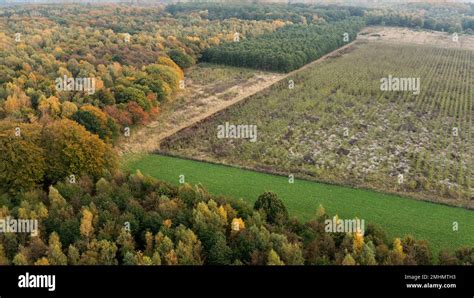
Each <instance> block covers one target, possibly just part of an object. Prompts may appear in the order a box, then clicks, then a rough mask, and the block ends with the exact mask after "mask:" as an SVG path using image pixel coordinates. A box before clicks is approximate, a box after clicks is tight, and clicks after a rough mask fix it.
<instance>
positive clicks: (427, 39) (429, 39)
mask: <svg viewBox="0 0 474 298" xmlns="http://www.w3.org/2000/svg"><path fill="white" fill-rule="evenodd" d="M357 39H358V40H361V41H362V40H366V41H371V42H391V43H397V44H400V43H408V44H419V45H433V46H437V47H447V48H458V49H470V50H474V36H473V35H468V34H459V35H458V36H457V38H456V36H455V35H453V34H449V33H446V32H439V31H422V30H420V31H416V30H413V29H409V28H399V27H380V26H375V27H367V28H365V29H364V30H363V31H362V32H361V33H360V34H359V36H358V37H357ZM456 40H457V41H456Z"/></svg>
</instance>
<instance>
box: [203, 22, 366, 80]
mask: <svg viewBox="0 0 474 298" xmlns="http://www.w3.org/2000/svg"><path fill="white" fill-rule="evenodd" d="M364 24H365V23H364V20H363V19H362V18H359V17H353V18H350V19H347V20H344V21H340V22H336V23H332V24H321V25H287V26H285V27H283V28H280V29H279V30H277V31H275V32H273V33H269V34H264V35H261V36H258V37H256V38H254V39H246V40H243V41H239V42H228V43H224V44H221V45H220V46H217V47H211V48H209V49H206V50H205V51H204V52H203V55H202V60H203V61H206V62H212V63H220V64H227V65H233V66H241V67H250V68H257V69H262V70H269V71H279V72H289V71H292V70H294V69H297V68H300V67H302V66H303V65H305V64H307V63H309V62H311V61H314V60H316V59H318V58H319V57H321V56H323V55H324V54H327V53H329V52H331V51H333V50H335V49H337V48H338V47H340V46H342V45H344V44H347V43H349V42H350V41H352V40H353V39H355V38H356V37H357V32H358V31H359V30H360V29H361V28H362V27H363V26H364Z"/></svg>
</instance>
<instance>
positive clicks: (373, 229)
mask: <svg viewBox="0 0 474 298" xmlns="http://www.w3.org/2000/svg"><path fill="white" fill-rule="evenodd" d="M94 181H96V182H94ZM0 204H1V205H2V208H0V217H2V218H4V217H7V216H11V217H14V218H20V219H21V218H28V219H38V220H39V223H40V226H39V231H40V232H39V236H36V237H31V238H30V237H29V236H27V235H25V234H13V233H6V234H3V233H2V234H0V265H8V264H13V265H27V264H35V265H66V264H68V265H98V264H103V265H118V264H124V265H303V264H306V265H329V264H334V265H376V264H380V265H416V264H418V265H429V264H435V263H436V264H443V265H472V264H474V249H472V248H467V247H461V248H459V249H457V250H455V251H454V252H447V251H441V252H440V253H439V254H438V255H436V256H433V254H432V253H431V250H430V248H429V245H428V243H427V242H426V241H423V240H417V239H414V238H413V237H411V236H406V237H404V238H402V239H400V238H395V239H387V237H386V235H385V233H384V231H383V229H381V228H380V227H378V226H375V225H371V224H370V223H369V224H368V226H367V228H366V230H365V233H364V234H362V233H357V232H356V233H326V232H325V220H327V219H331V217H330V216H329V215H327V214H326V211H325V209H324V207H323V206H320V207H319V208H318V210H315V211H314V212H315V219H314V220H311V221H309V222H306V223H302V222H300V221H298V220H296V219H294V218H291V217H289V216H288V211H287V210H286V208H285V206H284V204H283V203H282V202H281V200H280V199H279V198H278V196H277V195H275V194H274V193H272V192H265V193H262V194H261V195H260V196H259V197H258V198H257V200H256V202H255V204H254V206H253V207H252V206H249V205H248V204H247V203H245V202H243V201H240V200H231V199H226V198H224V197H216V196H212V195H210V194H209V193H208V192H207V191H206V190H205V189H204V188H203V187H202V186H195V187H192V186H190V185H189V184H183V185H181V186H179V187H176V186H172V185H170V184H167V183H165V182H161V181H159V180H156V179H153V178H150V177H148V176H143V175H142V174H141V173H140V172H137V173H136V174H133V175H130V174H125V173H122V172H120V171H118V172H116V173H115V174H113V175H112V174H111V175H108V176H107V177H105V178H100V179H98V180H97V179H92V178H91V177H88V176H81V177H80V178H78V179H77V181H76V182H75V183H70V182H59V183H57V184H55V185H51V186H49V187H48V188H47V191H46V190H44V189H33V190H30V191H27V192H22V193H18V194H17V195H16V196H11V197H8V196H5V195H2V196H0ZM333 220H335V221H337V220H338V217H337V216H335V217H334V218H333Z"/></svg>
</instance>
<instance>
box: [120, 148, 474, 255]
mask: <svg viewBox="0 0 474 298" xmlns="http://www.w3.org/2000/svg"><path fill="white" fill-rule="evenodd" d="M123 164H124V168H125V169H127V170H130V171H135V170H137V169H139V170H140V171H141V172H142V173H143V174H148V175H150V176H153V177H156V178H158V179H161V180H164V181H168V182H171V183H173V184H178V183H179V181H178V180H179V175H184V176H185V180H186V182H187V183H190V184H193V185H194V184H198V183H202V184H203V185H204V186H205V187H206V188H207V189H208V190H209V192H210V193H212V194H216V195H226V196H229V197H232V198H243V199H244V200H246V201H248V202H249V203H253V202H254V201H255V200H256V198H257V197H258V195H260V194H261V193H263V192H264V191H273V192H275V193H277V194H278V196H279V197H280V198H281V199H282V200H283V201H284V203H285V205H286V206H287V208H288V210H289V212H290V214H291V215H292V216H296V217H297V218H299V219H301V220H309V219H311V218H312V217H313V216H315V213H316V209H317V207H318V206H319V204H322V205H323V206H324V207H325V208H326V211H327V212H328V213H329V214H330V215H334V214H338V215H339V216H340V217H341V218H354V217H356V216H357V217H359V218H361V219H364V220H365V222H366V225H367V224H368V223H376V224H378V225H380V226H381V227H383V229H384V230H385V231H386V232H387V234H388V236H389V237H401V236H404V235H407V234H410V235H413V236H414V237H416V238H417V239H426V240H428V241H429V243H430V246H431V248H432V249H433V251H434V252H435V253H436V252H437V251H439V250H440V249H455V248H458V247H460V246H462V245H470V246H473V245H474V233H473V231H474V212H473V211H469V210H466V209H462V208H457V207H450V206H444V205H439V204H434V203H429V202H423V201H416V200H413V199H407V198H402V197H399V196H395V195H388V194H382V193H377V192H374V191H370V190H361V189H352V188H348V187H342V186H335V185H328V184H323V183H317V182H311V181H306V180H297V179H296V180H295V182H294V183H293V184H290V183H289V182H288V178H286V177H281V176H275V175H270V174H264V173H259V172H254V171H248V170H242V169H239V168H233V167H228V166H222V165H215V164H209V163H205V162H197V161H191V160H186V159H180V158H174V157H168V156H161V155H153V154H149V155H134V156H126V157H125V158H124V162H123ZM453 222H457V223H458V225H459V230H458V231H456V232H455V231H453Z"/></svg>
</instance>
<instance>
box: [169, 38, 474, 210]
mask: <svg viewBox="0 0 474 298" xmlns="http://www.w3.org/2000/svg"><path fill="white" fill-rule="evenodd" d="M351 50H352V51H351V52H350V53H349V54H346V55H342V56H340V57H338V58H334V59H327V60H326V61H324V62H322V63H321V64H318V65H317V67H308V68H306V69H305V70H303V71H300V72H296V73H294V74H292V75H291V76H289V77H288V78H286V79H285V80H281V81H279V82H278V83H276V84H274V85H273V86H272V87H271V88H268V89H266V90H264V91H262V92H259V93H258V94H256V95H254V96H252V97H251V99H250V100H246V101H244V102H240V103H237V104H235V105H233V106H232V107H230V108H228V109H226V110H224V111H221V112H219V113H218V114H215V115H214V116H212V117H210V118H208V119H206V121H203V122H200V123H199V125H194V126H192V127H189V128H187V129H185V130H182V131H180V132H179V133H178V134H176V135H173V136H171V137H169V138H168V139H166V140H165V141H164V143H163V144H162V145H161V149H162V150H164V151H165V152H170V153H172V154H177V155H181V156H187V157H193V158H198V159H203V160H208V161H213V162H219V163H223V164H229V165H238V166H244V167H248V168H253V169H257V170H263V171H267V172H274V173H281V174H284V175H289V174H294V175H296V176H298V177H302V178H308V179H313V180H318V181H325V182H330V183H338V184H345V185H352V186H356V187H366V188H372V189H376V190H381V191H385V192H394V193H403V194H408V195H410V196H412V197H417V198H422V199H427V200H431V201H435V202H443V203H447V204H452V205H457V206H464V207H474V199H473V197H472V193H473V189H472V187H473V171H472V170H473V168H474V164H473V157H472V152H474V145H473V140H472V116H473V106H472V101H473V89H472V85H473V83H474V81H473V71H474V67H473V65H472V61H474V51H472V50H465V49H457V48H441V47H432V46H428V45H410V44H394V43H384V42H369V43H362V44H357V45H356V46H354V47H353V48H351ZM290 80H292V81H293V82H294V86H291V84H289V81H290ZM384 80H385V83H386V84H388V85H387V86H385V87H383V86H382V81H384ZM395 80H400V82H405V83H406V84H402V83H400V84H395ZM387 82H388V83H387ZM408 83H409V84H408ZM412 83H413V84H412ZM404 85H406V86H404ZM405 87H406V88H405ZM407 88H408V89H409V90H407ZM226 123H230V124H234V125H256V126H257V128H258V129H257V130H258V139H257V141H256V142H250V141H249V140H248V139H236V138H219V137H218V129H219V126H220V125H225V124H226Z"/></svg>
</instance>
